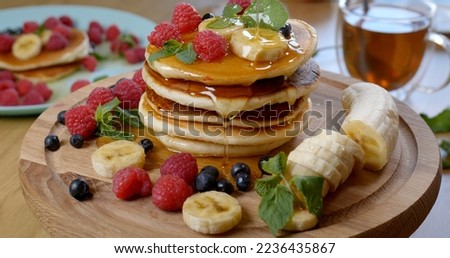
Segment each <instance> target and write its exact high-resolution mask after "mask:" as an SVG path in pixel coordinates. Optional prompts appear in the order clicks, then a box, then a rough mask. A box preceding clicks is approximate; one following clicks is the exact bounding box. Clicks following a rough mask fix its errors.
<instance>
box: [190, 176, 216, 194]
mask: <svg viewBox="0 0 450 258" xmlns="http://www.w3.org/2000/svg"><path fill="white" fill-rule="evenodd" d="M216 179H217V178H216V177H215V176H214V175H213V174H210V173H208V172H205V171H203V172H201V173H200V174H198V175H197V177H196V178H195V188H196V189H197V191H199V192H206V191H211V190H215V189H216V186H217V183H216V181H217V180H216Z"/></svg>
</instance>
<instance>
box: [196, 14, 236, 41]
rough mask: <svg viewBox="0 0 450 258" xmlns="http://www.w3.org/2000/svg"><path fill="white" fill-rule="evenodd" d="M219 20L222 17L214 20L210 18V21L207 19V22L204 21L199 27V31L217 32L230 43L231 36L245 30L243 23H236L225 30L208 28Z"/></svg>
mask: <svg viewBox="0 0 450 258" xmlns="http://www.w3.org/2000/svg"><path fill="white" fill-rule="evenodd" d="M219 18H220V17H213V18H209V19H206V20H204V21H202V22H201V23H200V24H199V25H198V31H203V30H212V31H214V32H217V33H218V34H219V35H221V36H222V37H224V38H225V39H226V40H227V41H229V40H230V39H231V34H233V32H235V31H237V30H240V29H242V28H244V24H243V23H241V22H236V23H234V24H231V25H229V26H227V27H225V28H210V27H208V25H210V24H211V23H213V22H215V21H217V20H218V19H219Z"/></svg>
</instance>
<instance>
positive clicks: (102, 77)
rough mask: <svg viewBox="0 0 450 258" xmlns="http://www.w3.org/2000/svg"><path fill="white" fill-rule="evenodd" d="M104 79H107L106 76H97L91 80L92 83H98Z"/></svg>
mask: <svg viewBox="0 0 450 258" xmlns="http://www.w3.org/2000/svg"><path fill="white" fill-rule="evenodd" d="M106 78H108V75H106V74H105V75H100V76H97V77H95V78H94V79H93V80H92V82H98V81H100V80H103V79H106Z"/></svg>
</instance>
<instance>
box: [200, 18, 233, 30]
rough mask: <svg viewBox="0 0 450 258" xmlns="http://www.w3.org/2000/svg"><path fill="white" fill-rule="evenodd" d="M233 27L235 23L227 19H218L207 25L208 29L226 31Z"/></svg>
mask: <svg viewBox="0 0 450 258" xmlns="http://www.w3.org/2000/svg"><path fill="white" fill-rule="evenodd" d="M231 25H233V21H232V20H230V19H226V18H218V19H216V20H215V21H212V22H210V23H208V25H206V28H208V29H225V28H228V27H230V26H231Z"/></svg>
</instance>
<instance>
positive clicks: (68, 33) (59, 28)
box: [53, 24, 72, 40]
mask: <svg viewBox="0 0 450 258" xmlns="http://www.w3.org/2000/svg"><path fill="white" fill-rule="evenodd" d="M53 31H54V32H59V33H61V35H63V36H64V37H65V38H66V39H67V40H70V38H72V28H71V27H69V26H66V25H64V24H58V25H56V27H55V29H54V30H53Z"/></svg>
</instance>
